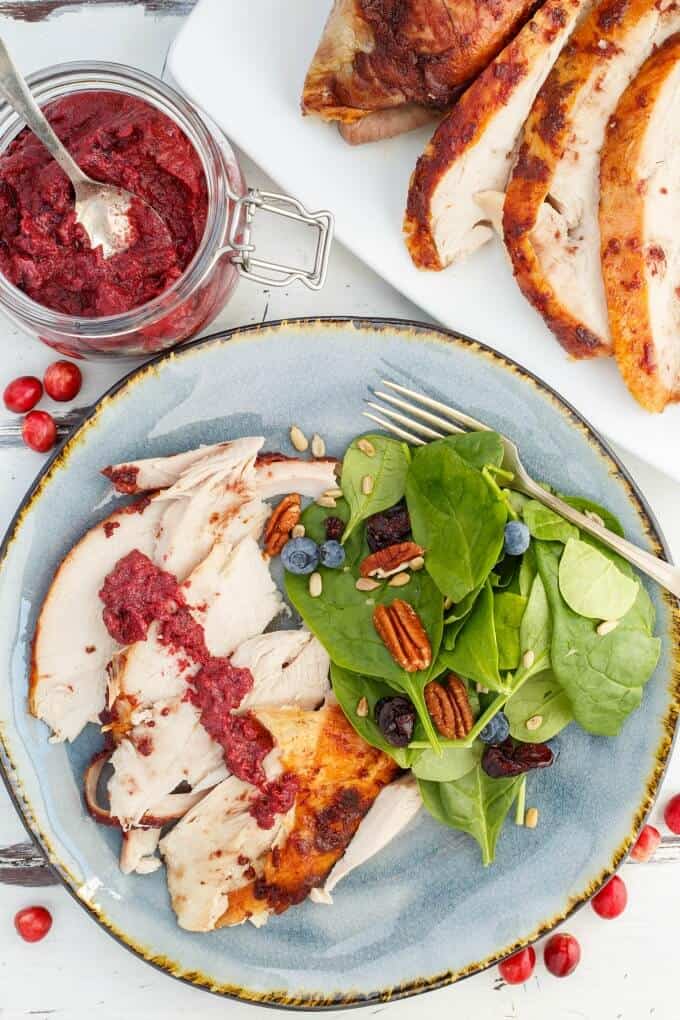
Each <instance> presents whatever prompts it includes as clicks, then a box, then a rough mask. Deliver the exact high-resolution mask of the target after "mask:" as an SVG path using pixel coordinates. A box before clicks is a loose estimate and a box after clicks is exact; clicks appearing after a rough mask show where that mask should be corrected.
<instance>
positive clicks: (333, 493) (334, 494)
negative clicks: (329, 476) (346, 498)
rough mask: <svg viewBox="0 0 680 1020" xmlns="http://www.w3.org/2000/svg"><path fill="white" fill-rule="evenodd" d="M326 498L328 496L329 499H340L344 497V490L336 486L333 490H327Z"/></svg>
mask: <svg viewBox="0 0 680 1020" xmlns="http://www.w3.org/2000/svg"><path fill="white" fill-rule="evenodd" d="M324 496H328V498H329V499H340V498H341V496H342V489H340V488H339V487H338V486H337V485H336V486H335V488H333V489H326V491H325V492H324Z"/></svg>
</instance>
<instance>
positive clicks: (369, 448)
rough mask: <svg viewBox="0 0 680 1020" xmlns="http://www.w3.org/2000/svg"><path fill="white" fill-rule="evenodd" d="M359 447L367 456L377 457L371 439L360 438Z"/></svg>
mask: <svg viewBox="0 0 680 1020" xmlns="http://www.w3.org/2000/svg"><path fill="white" fill-rule="evenodd" d="M357 447H358V449H360V450H361V452H362V453H365V454H366V456H367V457H375V446H374V445H373V443H372V442H371V441H370V440H369V439H360V440H359V441H358V443H357Z"/></svg>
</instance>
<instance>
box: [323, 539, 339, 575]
mask: <svg viewBox="0 0 680 1020" xmlns="http://www.w3.org/2000/svg"><path fill="white" fill-rule="evenodd" d="M319 559H320V560H321V566H322V567H331V568H332V569H337V567H341V566H342V565H343V563H344V562H345V550H344V549H343V548H342V546H341V545H340V543H339V542H335V541H333V540H332V539H329V541H328V542H324V543H323V545H320V546H319Z"/></svg>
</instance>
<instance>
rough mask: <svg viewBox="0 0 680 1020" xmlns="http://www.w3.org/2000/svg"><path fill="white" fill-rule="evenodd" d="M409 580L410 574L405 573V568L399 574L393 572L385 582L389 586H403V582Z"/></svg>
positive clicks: (405, 582) (406, 582)
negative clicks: (392, 575)
mask: <svg viewBox="0 0 680 1020" xmlns="http://www.w3.org/2000/svg"><path fill="white" fill-rule="evenodd" d="M410 580H411V575H410V574H407V573H406V571H405V570H402V572H401V573H400V574H395V575H394V577H391V578H390V579H389V581H388V582H387V585H388V587H389V588H403V587H404V585H405V584H408V583H409V581H410Z"/></svg>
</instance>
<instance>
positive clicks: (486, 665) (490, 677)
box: [439, 581, 504, 691]
mask: <svg viewBox="0 0 680 1020" xmlns="http://www.w3.org/2000/svg"><path fill="white" fill-rule="evenodd" d="M439 657H440V659H441V661H443V662H444V663H445V664H446V665H447V666H448V668H449V669H452V670H454V671H455V672H456V673H459V674H460V676H462V677H465V678H466V679H468V680H474V681H475V682H476V683H479V684H482V685H483V686H484V687H489V688H491V690H493V691H500V690H503V689H504V685H503V681H502V679H501V675H500V672H499V663H498V644H497V641H496V627H495V623H494V595H493V589H492V587H491V584H490V582H489V581H487V583H486V584H485V585H484V588H483V589H482V591H481V592H480V595H479V598H478V599H477V601H476V602H475V605H474V608H473V610H472V612H471V613H470V615H469V616H468V617H467V619H466V620H464V622H463V626H462V628H461V630H460V631H459V633H458V636H457V638H456V643H455V645H454V647H453V649H451V650H449V649H448V648H443V649H442V650H441V651H440V655H439Z"/></svg>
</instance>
